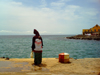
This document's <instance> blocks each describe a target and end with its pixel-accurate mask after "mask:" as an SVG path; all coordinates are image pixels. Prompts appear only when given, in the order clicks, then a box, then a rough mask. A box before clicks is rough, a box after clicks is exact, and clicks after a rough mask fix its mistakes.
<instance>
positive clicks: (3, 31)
mask: <svg viewBox="0 0 100 75" xmlns="http://www.w3.org/2000/svg"><path fill="white" fill-rule="evenodd" d="M9 32H12V31H7V30H0V33H9Z"/></svg>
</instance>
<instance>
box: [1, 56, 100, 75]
mask: <svg viewBox="0 0 100 75" xmlns="http://www.w3.org/2000/svg"><path fill="white" fill-rule="evenodd" d="M69 60H70V63H60V62H59V59H58V58H42V64H41V65H39V66H35V65H34V59H33V58H11V59H9V60H5V59H4V58H0V62H3V63H2V66H1V67H0V70H2V72H1V71H0V75H2V74H3V75H10V74H11V73H13V74H14V75H18V74H19V75H23V74H24V75H27V74H28V75H31V74H34V73H38V75H52V74H55V75H58V74H62V75H66V74H67V75H70V74H74V75H99V73H100V58H84V59H73V58H70V59H69ZM4 62H6V66H5V63H4ZM7 63H8V65H7ZM0 65H1V64H0ZM11 68H12V69H13V70H14V69H15V70H14V71H12V69H11ZM18 69H19V70H18ZM7 70H9V71H7ZM17 70H18V72H17ZM41 73H42V74H41Z"/></svg>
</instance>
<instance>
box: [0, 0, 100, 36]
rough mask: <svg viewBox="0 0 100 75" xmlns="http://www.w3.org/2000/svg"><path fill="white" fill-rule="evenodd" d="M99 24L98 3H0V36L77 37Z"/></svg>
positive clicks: (14, 0) (34, 0) (76, 0)
mask: <svg viewBox="0 0 100 75" xmlns="http://www.w3.org/2000/svg"><path fill="white" fill-rule="evenodd" d="M96 24H98V25H100V0H0V35H32V34H33V29H37V30H38V31H39V32H40V34H53V35H54V34H81V33H82V29H89V28H91V27H93V26H94V25H96Z"/></svg>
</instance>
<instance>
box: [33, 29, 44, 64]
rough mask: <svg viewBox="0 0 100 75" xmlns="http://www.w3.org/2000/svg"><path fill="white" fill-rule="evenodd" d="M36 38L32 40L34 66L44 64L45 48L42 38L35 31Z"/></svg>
mask: <svg viewBox="0 0 100 75" xmlns="http://www.w3.org/2000/svg"><path fill="white" fill-rule="evenodd" d="M34 34H35V36H34V37H33V39H32V51H33V52H34V56H35V57H34V64H35V65H39V64H41V62H42V48H43V41H42V37H41V36H40V34H39V32H38V31H37V30H36V29H34Z"/></svg>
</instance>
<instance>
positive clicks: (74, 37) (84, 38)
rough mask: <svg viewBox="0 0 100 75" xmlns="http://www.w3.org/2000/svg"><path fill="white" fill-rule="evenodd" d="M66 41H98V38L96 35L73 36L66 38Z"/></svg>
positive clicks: (99, 37) (99, 38)
mask: <svg viewBox="0 0 100 75" xmlns="http://www.w3.org/2000/svg"><path fill="white" fill-rule="evenodd" d="M66 38H67V39H81V40H100V36H99V35H98V36H96V35H75V36H71V37H66Z"/></svg>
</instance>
